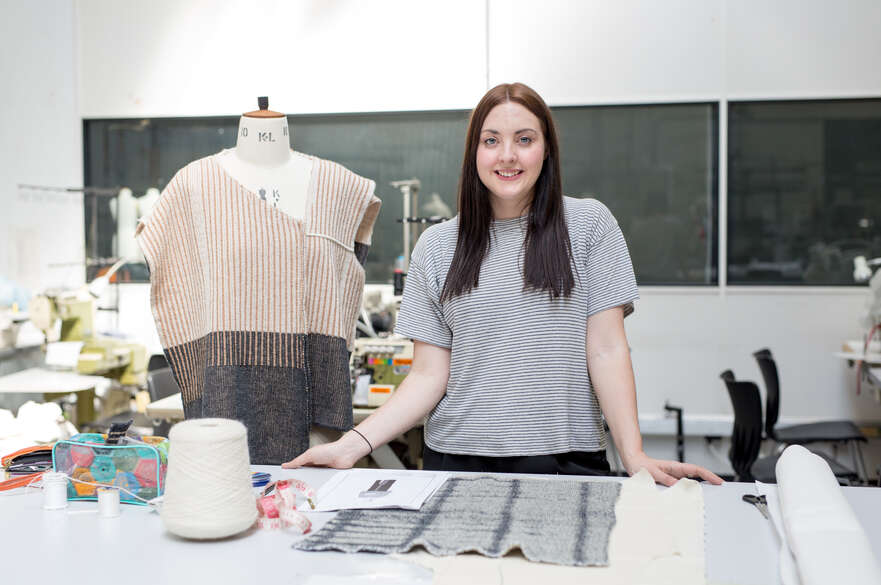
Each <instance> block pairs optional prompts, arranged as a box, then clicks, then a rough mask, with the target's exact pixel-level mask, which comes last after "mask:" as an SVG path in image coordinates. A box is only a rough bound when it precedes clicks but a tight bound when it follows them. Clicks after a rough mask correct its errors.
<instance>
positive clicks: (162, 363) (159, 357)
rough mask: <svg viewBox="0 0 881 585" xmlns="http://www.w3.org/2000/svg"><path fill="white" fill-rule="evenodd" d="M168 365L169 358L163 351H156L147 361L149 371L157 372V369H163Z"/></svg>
mask: <svg viewBox="0 0 881 585" xmlns="http://www.w3.org/2000/svg"><path fill="white" fill-rule="evenodd" d="M167 367H168V360H167V359H165V355H163V354H161V353H154V354H153V355H151V356H150V359H149V360H148V361H147V372H155V371H156V370H163V369H165V368H167Z"/></svg>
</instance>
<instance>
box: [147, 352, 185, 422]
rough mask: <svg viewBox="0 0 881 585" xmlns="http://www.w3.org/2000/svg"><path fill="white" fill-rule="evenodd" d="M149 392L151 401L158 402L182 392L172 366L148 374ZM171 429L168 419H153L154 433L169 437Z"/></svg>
mask: <svg viewBox="0 0 881 585" xmlns="http://www.w3.org/2000/svg"><path fill="white" fill-rule="evenodd" d="M147 392H149V393H150V402H156V401H157V400H160V399H162V398H166V397H168V396H171V395H172V394H177V393H178V392H180V386H178V385H177V381H176V380H175V379H174V374H173V373H172V372H171V368H162V369H159V370H155V371H153V372H150V373H149V374H148V375H147ZM170 429H171V423H169V422H168V421H153V434H154V435H157V436H160V437H167V436H168V431H169V430H170Z"/></svg>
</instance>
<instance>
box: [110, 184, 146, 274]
mask: <svg viewBox="0 0 881 585" xmlns="http://www.w3.org/2000/svg"><path fill="white" fill-rule="evenodd" d="M110 213H111V214H112V215H113V218H114V219H115V220H116V234H115V235H114V236H113V249H114V250H115V251H116V255H117V257H119V258H128V259H133V258H138V257H140V255H141V254H140V250H138V244H137V242H136V241H135V228H136V227H137V225H138V212H137V199H135V196H134V195H133V194H132V190H131V189H129V188H128V187H123V188H122V189H120V190H119V195H117V196H116V197H115V198H113V199H111V200H110Z"/></svg>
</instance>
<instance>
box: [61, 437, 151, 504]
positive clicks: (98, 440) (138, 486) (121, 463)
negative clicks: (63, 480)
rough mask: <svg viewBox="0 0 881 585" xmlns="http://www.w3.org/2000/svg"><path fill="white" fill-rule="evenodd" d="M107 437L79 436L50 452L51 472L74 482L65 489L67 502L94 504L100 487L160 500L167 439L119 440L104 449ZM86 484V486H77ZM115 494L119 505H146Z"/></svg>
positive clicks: (121, 493)
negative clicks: (75, 501) (105, 486)
mask: <svg viewBox="0 0 881 585" xmlns="http://www.w3.org/2000/svg"><path fill="white" fill-rule="evenodd" d="M106 439H107V435H102V434H99V433H80V434H78V435H74V436H73V437H71V438H70V439H68V440H66V441H58V442H57V443H55V446H54V447H53V448H52V469H53V470H55V471H60V472H62V473H65V474H67V475H68V476H70V477H71V478H73V479H74V480H80V481H69V482H68V485H67V499H68V500H93V501H94V500H97V499H98V486H96V485H92V484H103V485H109V486H115V487H119V488H123V489H124V490H128V492H131V494H134V495H135V496H137V497H138V498H142V499H143V500H150V499H153V498H155V497H157V496H161V495H162V493H163V491H164V487H165V471H166V469H167V468H168V439H166V438H165V437H149V436H148V437H141V439H140V440H137V439H133V438H131V437H122V439H121V440H120V442H119V444H117V445H108V444H107V443H106ZM80 482H89V483H80ZM128 492H126V491H123V490H119V501H120V502H123V503H127V504H140V505H145V504H146V502H144V501H142V500H139V499H137V498H135V497H132V495H131V494H130V493H128Z"/></svg>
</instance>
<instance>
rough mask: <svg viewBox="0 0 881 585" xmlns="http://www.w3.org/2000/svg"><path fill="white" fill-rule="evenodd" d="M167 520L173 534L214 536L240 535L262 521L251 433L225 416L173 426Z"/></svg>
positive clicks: (164, 507)
mask: <svg viewBox="0 0 881 585" xmlns="http://www.w3.org/2000/svg"><path fill="white" fill-rule="evenodd" d="M168 438H169V441H170V444H169V450H168V473H167V474H166V479H165V497H164V498H163V502H162V511H161V516H162V521H163V523H164V524H165V528H166V529H167V530H168V531H169V532H171V533H172V534H176V535H178V536H183V537H184V538H195V539H213V538H224V537H227V536H232V535H233V534H238V533H239V532H242V531H243V530H247V529H248V528H250V527H251V526H252V525H253V524H254V522H255V521H256V520H257V505H256V499H255V496H254V491H253V488H252V487H251V467H250V461H249V459H248V432H247V429H245V425H243V424H242V423H240V422H238V421H234V420H228V419H225V418H199V419H192V420H188V421H184V422H181V423H178V424H176V425H174V426H173V427H172V428H171V432H170V433H169V435H168Z"/></svg>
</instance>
